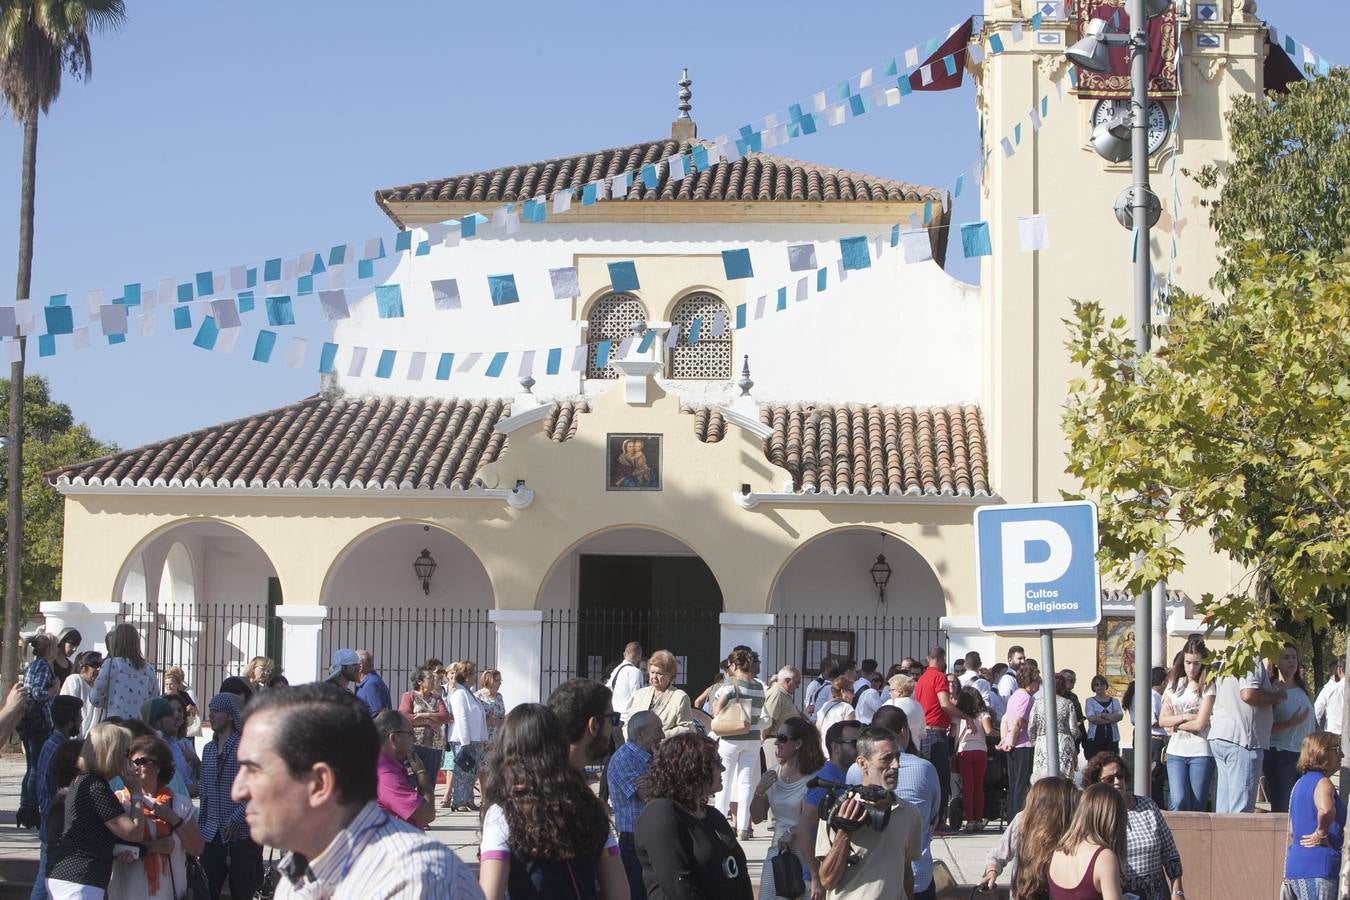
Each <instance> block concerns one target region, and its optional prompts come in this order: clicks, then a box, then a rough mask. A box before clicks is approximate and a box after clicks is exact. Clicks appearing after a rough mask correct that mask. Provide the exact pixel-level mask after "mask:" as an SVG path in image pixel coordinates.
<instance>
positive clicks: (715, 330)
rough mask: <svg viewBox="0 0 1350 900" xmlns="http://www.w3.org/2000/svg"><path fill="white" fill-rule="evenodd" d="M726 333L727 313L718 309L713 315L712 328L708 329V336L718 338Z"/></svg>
mask: <svg viewBox="0 0 1350 900" xmlns="http://www.w3.org/2000/svg"><path fill="white" fill-rule="evenodd" d="M726 333H727V314H726V311H725V310H721V309H719V310H718V311H717V315H715V316H713V323H712V328H711V329H710V330H709V331H708V336H709V337H715V338H720V337H721V336H722V335H724V334H726Z"/></svg>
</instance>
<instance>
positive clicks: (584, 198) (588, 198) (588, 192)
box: [581, 181, 596, 206]
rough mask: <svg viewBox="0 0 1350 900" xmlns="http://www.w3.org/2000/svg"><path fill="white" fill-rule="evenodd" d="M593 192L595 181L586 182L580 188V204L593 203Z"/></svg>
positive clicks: (588, 204)
mask: <svg viewBox="0 0 1350 900" xmlns="http://www.w3.org/2000/svg"><path fill="white" fill-rule="evenodd" d="M595 193H596V191H595V182H594V181H591V182H588V183H587V184H586V185H585V186H584V187H582V189H581V205H582V206H590V205H592V204H593V203H595Z"/></svg>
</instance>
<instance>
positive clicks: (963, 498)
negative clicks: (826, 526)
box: [731, 491, 1005, 509]
mask: <svg viewBox="0 0 1350 900" xmlns="http://www.w3.org/2000/svg"><path fill="white" fill-rule="evenodd" d="M731 496H732V499H733V500H735V502H736V505H737V506H739V507H741V508H742V509H754V508H755V507H756V506H760V505H764V506H837V505H839V504H841V503H852V504H871V505H882V506H969V507H976V506H991V505H997V504H1000V503H1003V502H1005V501H1004V499H1003V498H1002V497H1000V496H999V495H998V494H879V493H878V494H872V493H867V494H855V493H852V492H851V491H840V492H839V493H832V492H828V491H809V492H808V491H781V492H777V493H757V492H755V491H751V492H750V493H748V494H742V493H739V492H737V493H733V494H732V495H731Z"/></svg>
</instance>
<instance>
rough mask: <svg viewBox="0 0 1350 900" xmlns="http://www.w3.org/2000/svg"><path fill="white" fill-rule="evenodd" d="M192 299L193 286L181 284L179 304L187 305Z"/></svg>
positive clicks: (179, 287)
mask: <svg viewBox="0 0 1350 900" xmlns="http://www.w3.org/2000/svg"><path fill="white" fill-rule="evenodd" d="M191 299H192V285H191V284H190V283H185V284H180V285H179V286H178V302H179V303H187V302H188V301H189V300H191Z"/></svg>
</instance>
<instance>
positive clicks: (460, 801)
mask: <svg viewBox="0 0 1350 900" xmlns="http://www.w3.org/2000/svg"><path fill="white" fill-rule="evenodd" d="M450 746H451V747H453V748H454V753H455V763H456V765H455V770H454V771H453V772H451V773H450V805H451V806H468V805H469V804H470V803H472V802H473V783H474V781H476V780H477V779H478V767H477V766H475V767H474V770H473V771H472V772H465V771H464V770H463V769H461V768H460V767H459V765H458V763H459V754H460V753H461V752H465V753H471V754H473V758H474V759H475V760H477V761H478V762H479V763H480V764H481V763H482V753H483V742H482V741H470V742H469V743H467V744H456V743H455V742H454V741H451V742H450Z"/></svg>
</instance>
